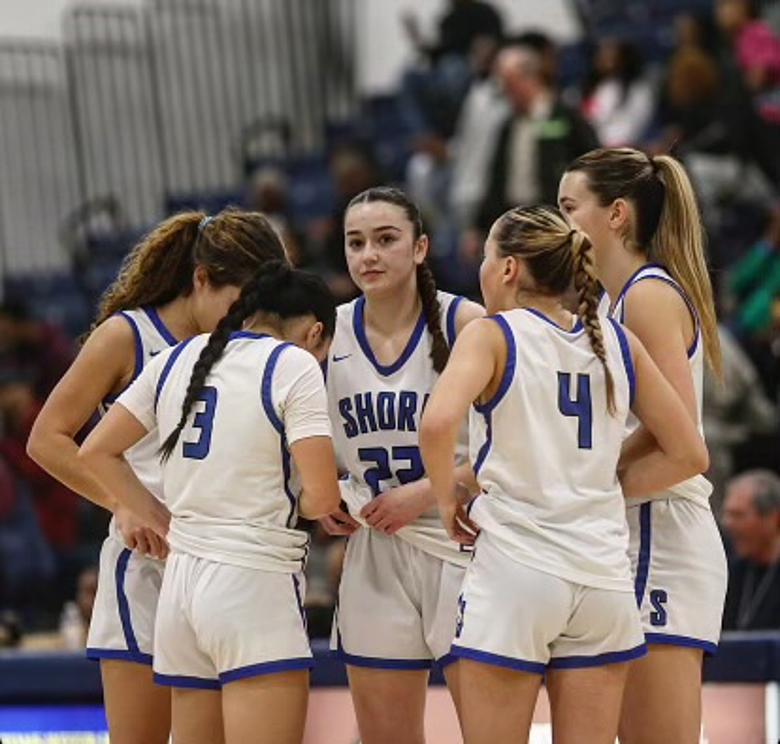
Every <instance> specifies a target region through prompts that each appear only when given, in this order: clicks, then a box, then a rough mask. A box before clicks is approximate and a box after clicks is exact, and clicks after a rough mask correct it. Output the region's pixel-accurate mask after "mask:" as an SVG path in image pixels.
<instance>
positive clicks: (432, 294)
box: [347, 186, 450, 372]
mask: <svg viewBox="0 0 780 744" xmlns="http://www.w3.org/2000/svg"><path fill="white" fill-rule="evenodd" d="M372 202H386V203H387V204H394V205H395V206H396V207H400V208H401V209H402V210H403V211H404V213H405V214H406V217H407V218H408V220H409V222H411V223H412V227H413V230H414V239H415V240H419V239H420V238H421V237H422V236H423V235H424V231H423V224H422V216H421V215H420V210H419V209H418V208H417V205H416V204H415V203H414V202H413V201H412V200H411V199H410V198H409V197H408V196H407V195H406V194H405V193H404V192H403V191H401V190H400V189H396V188H392V187H389V186H376V187H374V188H370V189H366V190H365V191H363V192H362V193H360V194H358V195H357V196H356V197H355V198H354V199H352V201H350V203H349V204H348V205H347V211H349V210H350V209H351V208H352V207H354V206H356V205H357V204H370V203H372ZM417 291H418V292H419V294H420V301H421V302H422V307H423V314H424V315H425V323H426V326H427V328H428V333H430V334H431V341H432V343H431V360H432V362H433V368H434V369H435V370H436V371H437V372H442V371H443V370H444V367H445V366H446V365H447V361H448V360H449V358H450V347H449V346H448V345H447V339H446V338H445V337H444V333H443V332H442V330H441V304H440V303H439V297H438V293H437V290H436V280H435V279H434V277H433V272H432V271H431V269H430V266H428V263H427V260H426V261H423V262H422V263H421V264H419V265H418V266H417Z"/></svg>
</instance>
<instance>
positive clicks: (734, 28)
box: [0, 0, 780, 645]
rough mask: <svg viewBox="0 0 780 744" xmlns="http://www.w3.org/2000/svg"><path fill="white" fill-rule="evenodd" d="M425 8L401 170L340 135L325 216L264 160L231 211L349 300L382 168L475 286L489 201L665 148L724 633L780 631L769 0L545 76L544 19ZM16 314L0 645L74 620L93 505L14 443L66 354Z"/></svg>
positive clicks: (5, 397) (778, 203) (319, 619)
mask: <svg viewBox="0 0 780 744" xmlns="http://www.w3.org/2000/svg"><path fill="white" fill-rule="evenodd" d="M445 5H446V7H445V8H444V10H443V12H442V15H441V17H440V18H439V20H438V24H437V28H436V32H435V34H433V35H432V36H431V37H430V38H428V37H426V36H425V34H423V33H422V31H421V30H420V25H419V23H418V22H417V19H416V18H415V17H414V15H412V14H408V15H404V16H403V17H402V18H400V19H399V23H402V24H403V26H404V28H405V29H406V31H407V33H408V36H409V39H410V41H411V43H412V45H413V47H414V49H415V62H414V64H413V65H411V66H410V67H409V69H407V71H406V72H405V74H404V75H403V78H402V80H400V81H399V86H398V90H397V95H396V96H394V98H393V101H394V111H396V112H397V120H396V121H397V128H398V130H399V132H396V133H395V134H396V135H398V134H399V133H400V134H401V135H402V139H403V142H404V147H405V151H404V152H405V155H404V157H403V159H402V162H401V163H400V165H399V166H398V167H396V168H393V169H388V166H387V162H386V159H385V161H384V162H383V159H382V157H380V154H381V151H382V148H383V144H384V143H383V142H382V141H381V139H374V140H366V139H363V138H352V139H345V140H343V141H341V142H339V143H338V144H336V145H335V146H334V147H333V148H332V149H331V150H330V152H329V153H328V170H329V177H330V181H331V184H332V189H333V193H334V199H333V200H332V211H331V213H330V214H329V215H325V216H320V217H318V218H317V219H312V220H307V221H305V222H304V221H301V220H297V219H296V218H295V216H294V210H293V209H292V208H291V194H290V189H291V187H290V183H289V178H288V174H287V173H285V171H284V169H283V168H279V167H275V166H274V165H267V164H266V165H263V166H262V167H260V168H258V169H257V170H256V171H255V172H254V173H252V174H251V175H250V178H249V181H248V184H247V196H246V204H245V206H247V207H250V208H255V209H259V210H262V211H264V212H265V213H266V214H268V215H269V216H270V217H271V218H272V220H273V221H274V223H275V225H276V226H277V228H278V229H279V231H280V232H281V233H282V235H283V236H284V239H285V242H286V244H287V246H288V249H289V252H290V255H291V256H293V257H294V259H295V261H296V262H297V263H299V264H301V265H305V266H307V267H309V268H313V269H315V270H317V271H319V272H320V273H322V274H323V275H324V276H325V277H326V278H327V279H328V281H329V283H330V285H331V287H332V289H333V290H334V292H335V293H336V294H337V295H338V297H339V298H340V299H341V300H348V299H350V298H352V297H353V296H354V295H355V292H356V290H355V287H354V285H353V284H352V282H351V280H350V278H349V276H348V274H347V271H346V263H345V260H344V252H343V237H342V225H341V218H342V214H343V212H344V208H345V206H346V204H347V203H348V202H349V200H350V199H351V198H352V197H353V196H355V195H356V194H357V193H359V192H360V191H362V190H364V189H366V188H368V187H370V186H374V185H377V184H380V183H386V182H388V181H393V180H394V181H399V182H401V185H403V186H404V187H405V188H406V190H407V191H408V192H409V193H410V195H411V196H412V197H413V198H414V199H415V201H416V202H417V203H418V204H419V205H420V207H421V209H422V211H423V213H424V216H425V222H426V229H427V231H428V233H429V235H430V236H431V240H432V262H433V266H434V269H435V272H436V275H437V279H438V281H439V283H440V285H441V286H442V287H443V288H445V289H448V290H450V291H455V292H458V293H462V294H466V295H470V296H478V287H477V269H478V265H479V262H480V260H481V250H482V242H483V239H484V236H485V234H486V231H487V229H488V228H489V227H490V225H491V223H492V222H493V220H494V219H495V218H496V217H497V216H498V215H500V214H501V213H502V212H503V211H504V210H506V209H507V208H508V207H509V206H510V205H514V204H518V203H531V202H546V203H555V202H556V200H557V188H558V181H559V178H560V176H561V175H562V173H563V171H564V169H565V167H566V164H567V163H568V162H569V161H571V160H572V159H574V158H575V157H577V156H578V155H580V154H582V153H584V152H585V151H587V150H590V149H592V148H594V147H597V146H599V145H604V146H610V147H616V146H623V145H626V146H634V147H640V148H642V149H644V150H646V151H648V152H652V153H661V152H670V153H672V154H673V155H675V156H676V157H678V158H680V159H681V160H682V161H683V162H684V163H685V165H686V167H687V168H688V170H689V172H690V173H691V176H692V178H693V180H694V183H695V185H696V187H697V191H698V194H699V198H700V203H701V208H702V215H703V220H704V223H705V227H706V229H707V232H708V236H709V250H710V261H711V268H712V277H713V281H714V284H715V287H716V292H717V298H718V305H719V307H718V310H719V318H720V321H721V326H720V333H721V344H722V348H723V353H724V369H725V375H724V380H723V382H722V383H721V382H720V381H718V380H715V379H712V378H707V379H706V380H705V406H704V421H703V425H704V429H705V433H706V437H707V440H708V444H709V447H710V453H711V460H712V465H711V470H710V473H709V477H710V479H711V480H712V482H713V485H714V492H713V496H712V506H713V510H714V512H715V514H716V516H717V517H718V518H719V520H720V523H721V525H722V528H723V534H724V540H725V542H726V544H727V546H728V550H729V552H730V555H731V559H732V571H731V580H730V587H729V596H728V599H727V607H726V613H725V618H724V627H726V628H739V629H762V628H776V629H780V568H779V567H780V479H778V476H777V475H776V474H775V472H773V471H778V470H780V458H779V457H778V452H780V438H779V435H778V393H779V392H780V188H779V187H780V7H778V6H780V3H775V2H764V3H758V2H752V1H751V0H714V2H713V3H712V6H711V8H710V9H709V11H708V12H703V13H700V14H683V15H680V16H679V17H677V18H676V19H675V21H674V24H673V27H672V29H671V31H672V32H673V34H674V46H673V50H672V52H671V54H666V55H664V56H662V57H660V58H659V57H658V55H653V54H650V53H648V51H647V50H646V49H644V48H643V47H642V45H641V44H639V43H637V41H636V40H635V39H632V38H629V37H625V38H623V37H607V36H604V37H601V38H589V39H585V40H583V41H582V42H580V43H579V44H578V45H577V50H578V55H579V57H578V59H581V60H582V64H581V65H580V64H578V65H575V67H576V73H577V74H571V70H569V72H568V73H567V74H566V75H563V74H562V67H563V64H562V57H563V55H562V50H560V49H559V48H558V47H557V46H556V44H555V42H554V41H553V40H552V39H551V38H549V37H548V36H546V35H545V34H544V33H541V32H539V31H536V30H533V29H529V30H527V31H526V32H524V33H520V34H514V35H509V34H507V33H505V29H504V23H503V21H502V18H501V15H500V14H499V12H498V11H497V10H496V8H494V7H493V6H492V5H491V4H490V3H489V2H483V1H482V0H449V2H448V3H446V4H445ZM701 5H702V4H701V3H699V6H701ZM569 67H571V65H569ZM28 310H29V308H26V307H25V306H24V303H23V302H14V303H6V304H5V305H3V306H2V307H0V421H1V424H0V610H2V608H6V609H11V610H13V611H14V612H15V615H13V614H12V615H9V614H8V613H7V612H6V614H5V615H3V614H2V613H1V612H0V645H2V643H3V641H4V639H14V638H16V635H15V634H14V632H12V630H10V631H8V632H6V633H5V634H4V633H3V630H2V628H3V627H5V628H6V630H7V629H8V628H11V629H13V627H15V626H14V623H16V624H17V625H18V624H19V623H22V624H23V625H24V626H25V627H28V628H32V629H36V628H41V627H51V626H56V625H57V623H58V622H59V623H60V625H61V627H63V628H65V629H66V628H68V627H71V626H73V625H74V624H78V623H81V625H83V624H84V623H85V622H86V620H87V619H88V616H89V608H90V606H91V605H90V602H91V600H90V591H92V592H94V588H93V583H94V582H93V578H94V567H93V566H94V563H95V561H96V558H97V554H98V550H99V545H100V542H101V540H102V537H103V534H104V529H105V524H106V521H107V519H106V515H104V514H102V513H100V512H99V510H98V509H97V508H96V507H93V506H92V505H90V504H88V503H87V502H86V501H85V500H83V499H79V498H78V497H76V496H75V495H74V494H72V493H70V492H69V491H68V490H67V489H66V488H64V487H63V486H61V485H60V484H58V483H57V482H56V481H54V480H53V479H51V478H50V477H49V476H47V475H46V474H45V473H44V472H42V471H41V470H40V468H38V467H37V466H36V465H35V464H34V463H33V462H32V461H31V460H30V459H29V458H28V457H27V456H26V454H25V441H26V438H27V435H28V433H29V430H30V426H31V424H32V421H33V420H34V418H35V415H36V413H37V411H38V410H39V408H40V406H41V403H42V401H43V399H44V398H45V396H46V394H47V393H48V391H49V390H50V389H51V387H52V386H53V385H54V384H55V383H56V381H57V380H58V379H59V377H60V376H61V374H62V373H63V372H64V370H65V369H66V368H67V366H68V364H69V363H70V361H71V359H72V358H73V354H74V353H75V345H74V343H73V342H72V341H71V340H70V339H69V338H67V337H66V336H65V335H64V334H63V332H62V331H60V330H58V329H57V328H56V327H54V326H52V325H49V324H47V323H43V322H40V321H35V320H33V319H32V318H31V317H30V316H29V314H28ZM311 530H312V537H313V540H312V542H313V545H312V551H311V559H310V562H309V568H308V571H309V593H308V600H307V602H308V605H309V607H308V611H309V619H310V629H311V631H312V634H313V635H327V633H328V631H329V626H330V616H331V613H332V608H333V604H334V601H335V593H336V587H337V585H338V577H339V571H340V563H341V558H342V554H343V544H342V543H340V542H338V541H334V540H332V539H331V538H328V537H327V536H326V535H325V534H324V533H323V532H321V531H320V530H319V529H318V528H317V527H316V526H315V525H312V526H311ZM90 587H92V588H90ZM68 600H71V603H70V604H66V602H67V601H68ZM63 607H65V609H64V610H63ZM63 633H66V631H65V630H63ZM7 642H9V643H11V642H13V640H9V641H7Z"/></svg>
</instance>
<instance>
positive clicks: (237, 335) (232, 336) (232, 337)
mask: <svg viewBox="0 0 780 744" xmlns="http://www.w3.org/2000/svg"><path fill="white" fill-rule="evenodd" d="M237 338H253V339H258V338H271V337H270V335H269V334H267V333H254V332H253V331H233V333H231V334H230V336H229V337H228V341H235V340H236V339H237Z"/></svg>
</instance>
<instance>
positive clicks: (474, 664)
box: [456, 659, 584, 744]
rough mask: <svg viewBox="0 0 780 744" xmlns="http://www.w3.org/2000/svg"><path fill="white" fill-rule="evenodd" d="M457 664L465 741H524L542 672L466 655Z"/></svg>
mask: <svg viewBox="0 0 780 744" xmlns="http://www.w3.org/2000/svg"><path fill="white" fill-rule="evenodd" d="M456 665H457V667H458V669H457V676H458V677H459V686H460V697H461V716H462V722H463V740H464V742H465V744H519V743H520V742H527V741H528V734H529V732H530V730H531V720H532V719H533V715H534V707H535V706H536V698H537V697H538V695H539V686H540V685H541V683H542V677H541V675H539V674H531V673H528V672H520V671H515V670H514V669H504V668H502V667H497V666H492V665H489V664H482V663H480V662H478V661H470V660H468V659H461V660H460V661H457V662H456ZM581 741H584V739H583V740H581Z"/></svg>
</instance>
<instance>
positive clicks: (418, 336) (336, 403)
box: [323, 188, 483, 744]
mask: <svg viewBox="0 0 780 744" xmlns="http://www.w3.org/2000/svg"><path fill="white" fill-rule="evenodd" d="M344 230H345V242H346V245H345V251H346V258H347V266H348V268H349V272H350V276H351V277H352V280H353V281H354V282H355V284H356V285H357V286H358V287H359V288H360V290H361V291H362V293H363V294H362V296H361V297H359V298H358V299H357V300H355V301H354V302H350V303H348V304H346V305H342V306H341V307H339V310H338V319H337V323H336V333H335V336H334V339H333V346H332V348H331V353H330V354H329V356H328V367H327V388H328V397H329V404H330V409H331V420H332V424H333V429H334V441H335V446H336V454H337V456H338V458H339V461H340V465H341V468H342V470H343V471H345V473H346V479H345V480H343V481H342V483H341V485H342V495H343V498H344V501H345V502H346V504H347V507H348V509H349V514H347V513H346V512H341V511H339V512H336V513H335V514H334V515H332V516H330V517H328V518H327V519H325V520H323V523H324V526H325V528H326V529H327V530H328V531H330V532H332V533H345V532H352V534H351V537H350V539H349V543H348V545H347V552H346V557H345V561H344V571H343V574H342V578H341V586H340V589H339V601H338V611H337V615H336V619H335V621H334V638H333V642H334V645H335V647H336V648H337V650H338V653H339V655H340V656H341V658H342V659H343V660H344V661H345V662H346V664H347V670H348V675H349V683H350V688H351V691H352V697H353V701H354V704H355V710H356V713H357V720H358V726H359V729H360V736H361V741H363V742H364V744H394V743H395V742H404V744H418V743H419V742H422V741H423V740H424V731H423V714H424V709H425V695H426V690H427V680H428V670H429V668H430V666H431V663H432V661H434V660H436V661H439V662H440V663H441V664H443V665H446V664H447V662H448V661H449V657H448V652H449V647H450V644H451V642H452V634H453V630H454V624H453V623H454V618H455V611H456V607H457V597H458V592H459V591H460V582H461V579H462V576H463V567H464V566H465V564H466V563H467V562H468V558H469V554H468V553H467V552H463V551H461V550H460V546H459V545H458V544H457V543H455V542H454V541H452V540H450V539H449V538H448V537H447V534H446V532H445V531H444V528H443V527H442V525H441V522H440V521H439V519H438V515H437V514H436V509H435V503H434V501H433V497H432V492H431V490H430V484H429V482H428V481H427V479H426V478H425V471H424V468H423V464H422V459H421V458H420V451H419V447H418V444H419V442H418V437H419V424H420V417H421V416H422V410H423V407H424V406H425V403H426V400H427V398H428V395H429V394H430V392H431V390H432V388H433V384H434V383H435V381H436V379H437V377H438V375H439V374H440V373H441V371H442V370H443V369H444V365H445V364H446V362H447V358H448V356H449V347H450V345H451V344H452V343H454V340H455V337H456V335H457V333H459V332H460V330H461V329H462V328H463V327H464V326H465V325H466V324H467V323H468V322H469V321H470V320H472V319H473V318H475V317H479V316H481V315H482V314H483V310H482V308H481V307H480V306H479V305H476V304H474V303H471V302H468V301H465V300H462V299H461V298H458V297H454V296H452V295H449V294H446V293H444V292H438V291H437V290H436V285H435V283H434V280H433V277H432V275H431V272H430V270H429V269H428V266H427V265H426V263H425V258H426V254H427V252H428V238H427V237H426V236H425V234H424V233H423V228H422V222H421V219H420V214H419V211H418V210H417V208H416V206H415V205H414V204H413V203H412V202H411V201H409V199H408V198H407V197H406V196H405V194H403V192H401V191H398V190H397V189H392V188H374V189H369V190H368V191H365V192H363V193H362V194H359V195H358V196H356V197H355V198H354V199H353V200H352V201H351V202H350V204H349V206H348V207H347V211H346V214H345V217H344ZM464 422H465V418H464ZM463 454H464V456H465V451H464V453H463ZM445 676H446V678H447V683H448V685H449V686H450V689H451V691H452V692H453V696H454V698H455V701H456V703H457V680H456V679H455V678H454V677H453V675H451V674H450V671H449V670H448V669H445Z"/></svg>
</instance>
